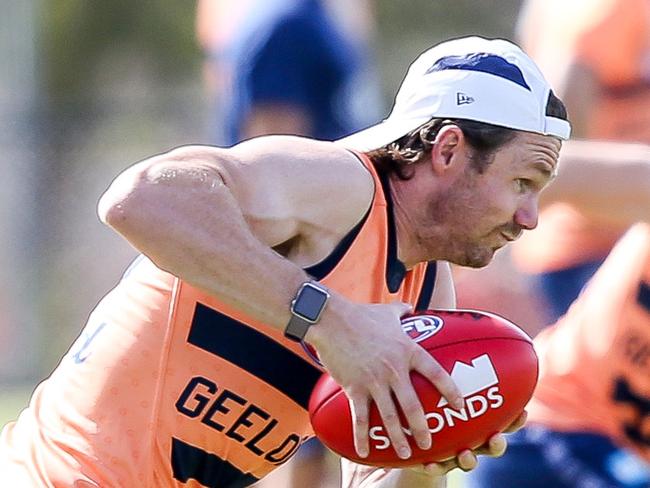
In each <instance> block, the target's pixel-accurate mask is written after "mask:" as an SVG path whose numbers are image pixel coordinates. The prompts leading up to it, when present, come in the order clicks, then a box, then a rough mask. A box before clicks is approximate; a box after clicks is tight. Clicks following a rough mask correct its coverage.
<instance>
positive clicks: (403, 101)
mask: <svg viewBox="0 0 650 488" xmlns="http://www.w3.org/2000/svg"><path fill="white" fill-rule="evenodd" d="M550 93H551V87H550V86H549V84H548V83H547V82H546V80H545V79H544V75H542V73H541V71H540V70H539V68H538V67H537V66H536V65H535V63H534V62H533V60H532V59H530V58H529V57H528V55H526V54H525V53H524V52H523V51H522V50H521V49H520V48H519V47H517V46H515V45H514V44H513V43H511V42H508V41H505V40H502V39H494V40H489V39H484V38H482V37H466V38H462V39H455V40H452V41H447V42H443V43H441V44H438V45H437V46H434V47H432V48H431V49H429V50H428V51H425V52H424V53H423V54H421V55H420V57H418V58H417V59H416V60H415V61H414V62H413V64H411V67H410V68H409V70H408V73H407V74H406V77H405V78H404V81H403V82H402V86H401V87H400V89H399V91H398V92H397V96H396V97H395V104H394V105H393V110H392V111H391V113H390V115H389V116H388V118H387V119H385V120H384V121H382V122H380V123H379V124H377V125H374V126H372V127H370V128H368V129H365V130H362V131H361V132H357V133H356V134H352V135H351V136H348V137H346V138H344V139H341V140H340V141H339V142H340V143H341V144H342V145H345V146H346V147H350V148H352V149H357V150H361V151H368V150H372V149H377V148H379V147H381V146H384V145H386V144H388V143H390V142H393V141H395V140H397V139H399V138H400V137H402V136H404V135H406V134H407V133H409V132H410V131H412V130H414V129H416V128H417V127H419V126H420V125H422V124H424V123H425V122H428V121H429V120H431V119H432V118H434V117H435V118H453V119H467V120H474V121H477V122H485V123H488V124H492V125H498V126H502V127H507V128H510V129H516V130H522V131H527V132H535V133H538V134H544V135H551V136H555V137H559V138H560V139H568V138H569V136H570V134H571V125H570V124H569V122H568V121H566V120H562V119H559V118H557V117H550V116H548V115H546V105H547V103H548V99H549V94H550Z"/></svg>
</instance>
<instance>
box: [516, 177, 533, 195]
mask: <svg viewBox="0 0 650 488" xmlns="http://www.w3.org/2000/svg"><path fill="white" fill-rule="evenodd" d="M515 187H516V188H517V191H518V192H520V193H525V192H527V191H529V190H530V189H531V188H532V187H533V182H532V181H531V180H529V179H527V178H517V179H516V180H515Z"/></svg>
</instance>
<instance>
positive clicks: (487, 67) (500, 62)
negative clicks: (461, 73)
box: [427, 53, 530, 90]
mask: <svg viewBox="0 0 650 488" xmlns="http://www.w3.org/2000/svg"><path fill="white" fill-rule="evenodd" d="M448 69H460V70H468V71H480V72H482V73H489V74H491V75H494V76H499V77H501V78H505V79H506V80H510V81H512V82H513V83H516V84H517V85H519V86H522V87H524V88H525V89H527V90H530V86H528V83H526V80H525V79H524V74H523V73H522V72H521V70H520V69H519V67H518V66H516V65H514V64H512V63H510V62H509V61H507V60H506V59H505V58H502V57H501V56H497V55H496V54H488V53H473V54H465V55H462V56H445V57H443V58H440V59H439V60H438V61H436V62H435V63H434V65H433V66H431V67H430V68H429V69H428V70H427V74H429V73H433V72H436V71H445V70H448Z"/></svg>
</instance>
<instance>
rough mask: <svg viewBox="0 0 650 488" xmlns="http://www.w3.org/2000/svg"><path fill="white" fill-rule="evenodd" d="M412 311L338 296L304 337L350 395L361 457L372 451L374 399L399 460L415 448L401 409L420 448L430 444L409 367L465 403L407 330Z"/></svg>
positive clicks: (454, 400)
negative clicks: (370, 433) (370, 435)
mask: <svg viewBox="0 0 650 488" xmlns="http://www.w3.org/2000/svg"><path fill="white" fill-rule="evenodd" d="M410 311H411V306H410V305H408V304H405V303H393V304H389V305H383V304H381V305H380V304H377V305H359V304H352V303H350V302H348V301H346V300H344V299H342V298H340V297H339V296H336V295H334V296H333V297H332V300H330V303H329V305H328V307H327V309H326V311H325V312H324V313H323V316H322V318H321V321H320V322H319V323H318V324H317V325H315V326H312V327H310V329H309V332H308V333H307V335H306V337H305V340H306V341H307V342H309V343H310V344H312V345H313V346H314V347H315V348H316V350H317V352H318V354H319V357H320V360H321V361H322V363H323V365H324V366H325V368H326V369H327V371H328V372H329V374H330V375H331V376H332V378H334V380H335V381H336V382H337V383H338V384H340V385H341V387H342V388H343V390H344V391H345V393H346V394H347V396H348V398H349V399H350V407H351V410H352V421H353V428H354V443H355V449H356V451H357V454H358V455H359V456H360V457H364V458H365V457H366V456H367V455H368V452H369V447H368V429H369V425H368V421H369V406H370V402H371V401H374V402H375V404H376V405H377V408H378V409H379V413H380V414H381V418H382V421H383V423H384V426H385V427H386V431H387V432H388V435H389V437H390V439H391V442H392V445H393V446H394V448H395V451H396V452H397V454H398V456H399V457H400V458H402V459H407V458H408V457H410V455H411V449H410V447H409V445H408V442H407V440H406V436H405V434H404V431H403V430H402V426H401V425H400V420H399V415H398V407H399V408H400V409H401V411H402V412H403V413H404V416H405V418H406V421H407V423H408V428H409V429H410V430H411V432H412V433H413V436H414V439H415V441H416V443H417V445H418V447H420V448H421V449H429V448H430V447H431V434H430V432H429V427H428V425H427V421H426V418H425V416H424V415H425V414H424V410H423V409H422V405H421V403H420V400H419V399H418V397H417V395H416V393H415V389H414V388H413V384H412V383H411V379H410V376H409V373H410V371H417V372H418V373H420V374H421V375H422V376H424V377H425V378H427V379H428V380H429V381H430V382H431V383H433V385H434V386H435V387H436V388H437V389H438V391H440V393H441V394H442V395H443V396H444V397H445V398H446V399H447V401H448V402H449V403H450V404H451V405H452V406H454V407H456V408H461V407H462V404H463V399H462V396H461V394H460V391H459V390H458V388H457V387H456V385H455V384H454V382H453V380H452V379H451V376H450V375H449V373H447V372H446V371H445V370H444V369H443V368H442V366H440V364H439V363H438V362H437V361H436V360H435V359H433V358H432V357H431V356H430V355H429V353H427V352H426V351H425V350H424V349H423V348H422V347H420V346H419V345H418V344H417V343H416V342H415V341H413V340H412V339H410V338H409V337H408V336H407V335H406V334H404V332H403V331H402V326H401V323H400V317H402V316H403V315H405V314H407V313H409V312H410ZM393 398H395V399H396V400H397V402H395V401H394V400H393ZM405 427H406V426H405Z"/></svg>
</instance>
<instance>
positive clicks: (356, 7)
mask: <svg viewBox="0 0 650 488" xmlns="http://www.w3.org/2000/svg"><path fill="white" fill-rule="evenodd" d="M196 22H197V24H196V30H197V37H198V41H199V44H200V45H201V47H202V49H203V52H204V55H205V60H204V79H205V81H206V88H207V91H208V95H209V97H210V100H211V102H210V103H211V105H212V108H211V116H210V118H211V128H210V134H209V138H210V139H211V142H213V143H215V144H220V145H232V144H235V143H237V142H240V141H242V140H244V139H249V138H251V137H254V136H258V135H265V134H295V135H304V136H309V137H313V138H316V139H323V140H335V139H339V138H342V137H344V136H346V135H348V134H351V133H353V132H355V131H357V130H359V129H362V128H364V127H366V126H368V125H371V124H372V123H375V122H377V121H378V120H379V118H380V116H381V115H382V110H381V108H382V104H381V103H380V100H381V97H380V92H379V82H378V77H377V75H376V72H375V71H374V68H373V66H374V65H375V63H374V59H373V56H372V53H371V49H370V39H371V37H372V35H373V30H374V12H373V9H372V5H371V2H370V0H352V1H351V2H350V1H343V0H273V1H268V0H238V1H237V2H232V1H230V0H199V2H198V4H197V19H196ZM328 462H329V463H332V464H334V465H337V463H336V462H335V461H333V460H332V459H328V457H327V456H326V451H325V449H324V448H323V447H322V445H321V444H320V442H319V441H318V440H316V439H313V440H310V441H309V442H308V443H307V445H306V446H303V449H301V450H300V452H299V454H298V455H297V457H296V458H295V459H293V460H292V461H290V462H289V463H288V468H287V469H283V470H278V471H277V472H275V473H273V474H272V475H271V476H270V477H269V478H267V479H265V480H263V481H262V482H260V485H264V486H280V485H281V486H287V487H289V486H295V487H304V486H309V485H310V484H312V483H313V480H315V479H319V480H321V483H322V484H323V486H326V485H327V484H328V483H330V484H332V485H334V486H338V479H337V477H338V473H337V470H336V469H328Z"/></svg>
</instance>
